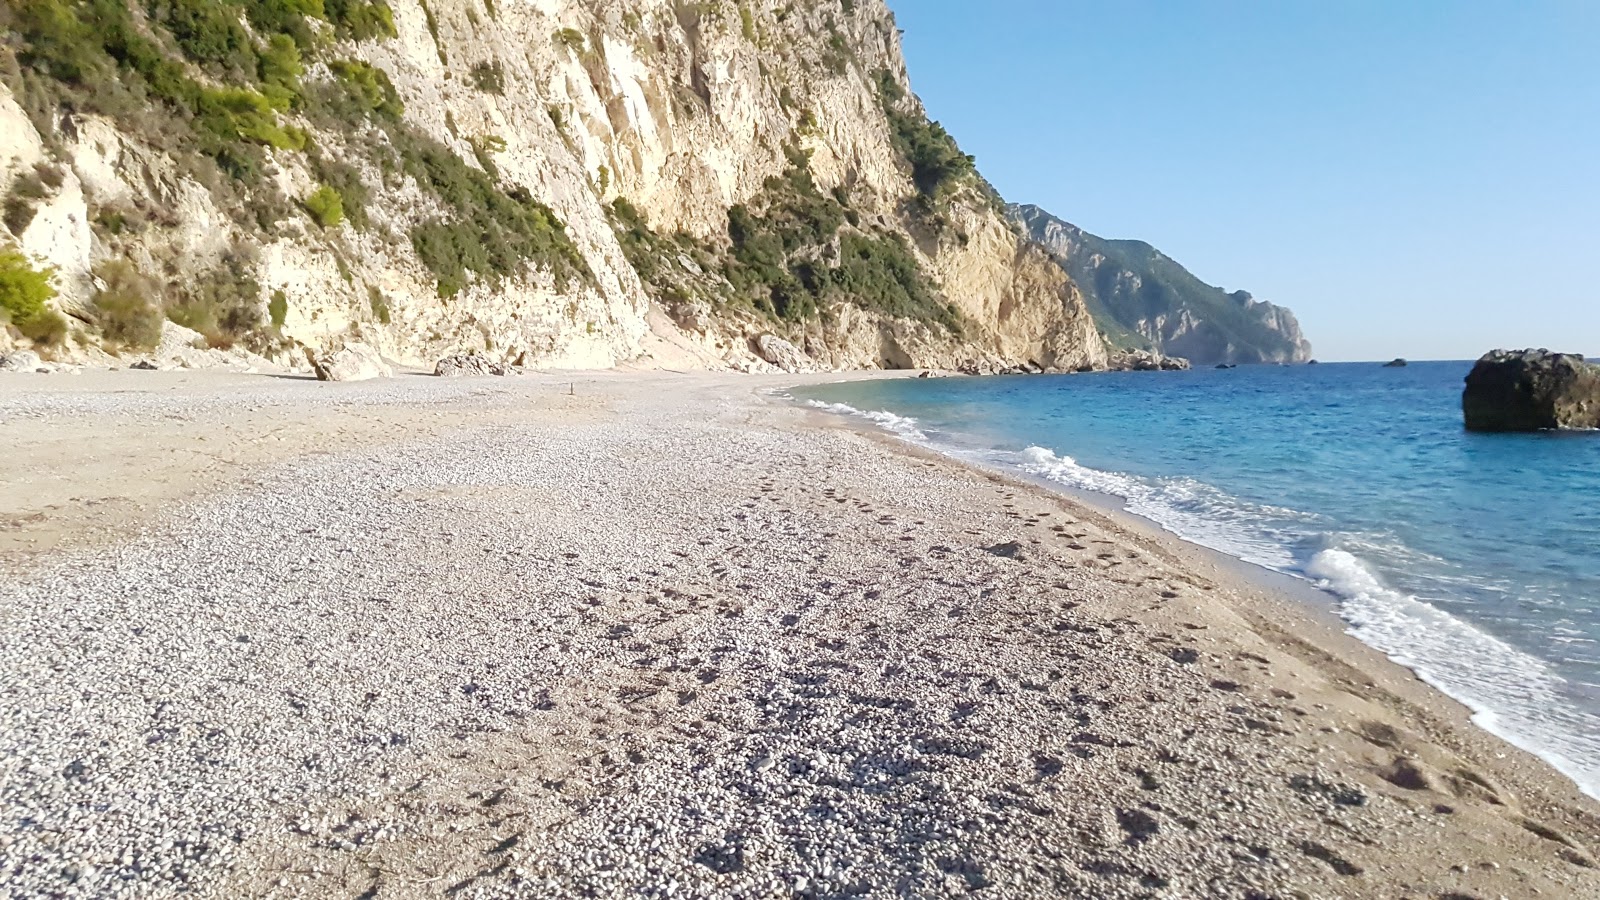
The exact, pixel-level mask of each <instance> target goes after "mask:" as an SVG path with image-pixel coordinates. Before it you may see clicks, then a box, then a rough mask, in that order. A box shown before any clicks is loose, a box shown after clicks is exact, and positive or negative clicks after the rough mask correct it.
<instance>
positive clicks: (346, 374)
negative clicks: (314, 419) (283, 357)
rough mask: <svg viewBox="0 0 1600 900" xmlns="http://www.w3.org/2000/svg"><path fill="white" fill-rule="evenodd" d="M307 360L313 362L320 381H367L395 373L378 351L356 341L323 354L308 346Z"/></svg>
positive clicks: (312, 364) (313, 367)
mask: <svg viewBox="0 0 1600 900" xmlns="http://www.w3.org/2000/svg"><path fill="white" fill-rule="evenodd" d="M306 361H307V362H309V363H311V368H312V370H313V371H315V372H316V373H317V380H318V381H366V380H368V379H370V378H388V377H390V376H392V375H394V370H393V369H391V368H389V366H388V364H387V363H385V362H384V361H383V357H381V356H379V355H378V351H376V350H374V349H372V348H371V347H370V346H368V345H366V344H362V343H359V342H354V341H352V342H351V343H348V344H345V345H344V346H343V347H340V348H339V349H338V350H335V351H333V352H332V353H325V354H321V355H318V354H317V353H314V352H313V351H312V350H311V349H310V348H309V347H308V348H306Z"/></svg>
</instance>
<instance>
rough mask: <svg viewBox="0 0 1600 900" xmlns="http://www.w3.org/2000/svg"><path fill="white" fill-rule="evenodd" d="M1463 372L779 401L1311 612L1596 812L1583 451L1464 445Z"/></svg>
mask: <svg viewBox="0 0 1600 900" xmlns="http://www.w3.org/2000/svg"><path fill="white" fill-rule="evenodd" d="M1471 367H1472V364H1471V363H1470V362H1420V363H1412V364H1411V365H1409V366H1407V367H1405V368H1385V367H1383V366H1381V365H1379V364H1377V363H1339V364H1322V365H1299V366H1241V367H1239V368H1235V369H1225V370H1223V369H1197V370H1193V371H1187V372H1112V373H1096V374H1078V375H1035V376H1010V377H992V378H928V379H895V380H879V381H858V382H846V383H839V384H831V385H822V386H814V387H806V388H803V389H796V390H795V391H794V392H793V396H794V397H795V399H796V400H798V401H800V402H804V403H809V404H810V405H812V406H816V407H820V408H823V409H827V410H830V411H833V412H836V413H842V414H845V415H849V416H854V417H859V418H861V419H864V420H867V421H868V422H871V423H872V424H873V425H874V426H876V427H879V428H882V429H884V430H886V431H888V432H891V433H892V434H894V435H897V436H898V437H900V438H902V439H904V440H906V441H909V442H912V443H915V444H920V445H923V446H925V447H927V448H930V449H933V450H936V451H940V452H943V453H946V454H948V455H950V456H954V457H958V458H960V459H963V460H966V461H969V462H973V463H977V464H979V465H982V466H987V467H992V468H998V469H1001V470H1006V471H1009V472H1011V473H1014V474H1018V475H1022V476H1026V477H1029V478H1032V479H1036V480H1042V481H1045V482H1049V483H1051V484H1053V485H1056V486H1059V487H1061V488H1063V489H1067V490H1069V491H1072V492H1090V494H1091V495H1098V496H1099V498H1100V499H1102V500H1104V501H1106V502H1108V503H1112V504H1117V505H1120V506H1122V507H1124V508H1125V509H1126V510H1128V511H1130V512H1132V513H1134V514H1136V515H1139V516H1142V517H1144V518H1146V519H1149V520H1150V521H1151V522H1154V523H1156V524H1157V525H1159V526H1161V527H1162V528H1164V529H1166V530H1167V531H1170V532H1172V533H1173V534H1175V535H1178V536H1179V537H1182V538H1185V539H1187V540H1189V541H1192V542H1194V543H1196V544H1201V545H1204V546H1206V547H1209V548H1212V549H1214V550H1218V551H1221V552H1223V553H1226V554H1229V555H1231V556H1234V557H1237V558H1238V559H1240V560H1243V561H1245V562H1247V563H1250V564H1253V565H1255V566H1259V567H1261V568H1263V569H1268V570H1271V571H1273V572H1278V573H1283V574H1286V575H1290V576H1294V577H1296V578H1300V579H1303V580H1304V581H1306V582H1308V583H1310V584H1311V585H1314V586H1315V587H1317V588H1320V589H1321V590H1322V591H1323V592H1325V593H1326V596H1327V598H1328V600H1329V605H1330V607H1331V609H1332V610H1333V611H1334V612H1335V613H1336V614H1337V615H1338V616H1339V617H1341V618H1342V619H1343V621H1344V622H1345V623H1346V625H1347V626H1348V630H1349V631H1350V633H1351V634H1353V635H1355V636H1356V637H1357V638H1359V639H1360V640H1362V641H1364V642H1366V643H1367V644H1369V645H1371V646H1373V647H1375V648H1377V649H1379V650H1381V651H1383V652H1384V653H1386V654H1387V655H1388V656H1389V657H1391V658H1392V659H1394V660H1395V661H1396V662H1398V663H1400V664H1402V665H1404V666H1407V667H1409V668H1410V669H1412V670H1413V671H1415V672H1416V673H1417V675H1418V676H1420V677H1421V678H1422V679H1424V680H1425V681H1427V682H1429V683H1430V684H1432V685H1434V686H1435V687H1437V688H1439V689H1441V690H1443V691H1444V692H1445V693H1447V694H1449V695H1450V696H1452V697H1454V698H1456V699H1457V700H1459V701H1461V702H1462V703H1463V704H1465V705H1466V706H1467V707H1469V708H1470V709H1471V710H1472V712H1473V713H1474V716H1473V718H1474V721H1475V722H1477V724H1478V725H1479V726H1481V727H1483V728H1484V729H1486V730H1488V731H1490V732H1493V733H1494V734H1496V735H1499V736H1500V737H1502V738H1504V739H1505V740H1507V741H1509V742H1511V743H1513V744H1515V745H1517V746H1519V747H1521V748H1523V749H1525V750H1527V751H1529V752H1532V753H1534V754H1537V755H1538V756H1540V757H1543V758H1544V759H1545V760H1547V761H1549V762H1550V763H1552V764H1553V765H1555V766H1556V767H1557V768H1558V769H1559V770H1561V771H1562V772H1563V773H1565V774H1566V775H1567V776H1568V777H1570V778H1571V779H1573V780H1574V781H1575V782H1577V784H1578V785H1579V787H1580V788H1581V789H1582V790H1583V791H1584V792H1585V793H1587V794H1589V795H1590V796H1592V797H1596V798H1600V433H1595V432H1550V433H1540V434H1504V435H1486V434H1473V433H1469V432H1467V431H1465V430H1464V429H1463V428H1462V423H1461V388H1462V379H1463V378H1464V377H1465V376H1466V374H1467V372H1468V370H1470V369H1471Z"/></svg>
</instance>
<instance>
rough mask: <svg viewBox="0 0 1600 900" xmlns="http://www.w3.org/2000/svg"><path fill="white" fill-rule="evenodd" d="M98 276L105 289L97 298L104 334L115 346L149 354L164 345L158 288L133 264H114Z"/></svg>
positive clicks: (97, 272)
mask: <svg viewBox="0 0 1600 900" xmlns="http://www.w3.org/2000/svg"><path fill="white" fill-rule="evenodd" d="M95 275H96V276H97V277H98V278H99V279H100V281H101V283H102V284H104V285H105V286H104V287H102V288H101V289H100V290H99V291H98V292H97V293H96V294H95V297H94V310H95V313H96V315H97V317H98V320H99V321H98V324H99V326H100V333H101V334H102V335H104V336H105V338H106V339H107V340H109V341H111V342H112V343H115V344H119V345H121V346H123V347H127V348H130V349H140V350H147V349H150V348H152V347H154V346H156V344H158V343H160V342H161V321H162V318H163V316H162V314H161V308H160V307H159V306H157V305H156V303H155V296H156V284H155V282H154V281H152V280H151V279H150V278H148V277H146V276H145V275H144V274H143V273H141V272H140V271H139V270H138V269H137V268H135V267H134V266H133V264H132V263H129V262H127V261H126V260H114V261H112V262H108V263H106V264H104V265H102V266H100V267H99V268H98V269H97V270H96V271H95Z"/></svg>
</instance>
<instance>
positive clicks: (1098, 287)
mask: <svg viewBox="0 0 1600 900" xmlns="http://www.w3.org/2000/svg"><path fill="white" fill-rule="evenodd" d="M1010 214H1011V216H1012V218H1013V219H1014V220H1015V221H1016V222H1017V223H1018V224H1019V225H1021V226H1022V227H1023V228H1025V229H1026V230H1027V232H1028V234H1029V235H1030V236H1031V237H1032V238H1033V239H1034V240H1036V241H1038V242H1039V244H1040V245H1042V246H1043V247H1044V249H1045V250H1047V251H1048V252H1049V253H1050V255H1051V256H1052V257H1054V259H1055V260H1056V261H1057V262H1058V263H1059V264H1060V265H1061V267H1062V268H1063V269H1064V270H1065V271H1066V272H1067V274H1068V275H1070V276H1071V277H1072V280H1073V282H1074V283H1076V284H1077V285H1078V288H1079V289H1080V290H1081V291H1083V295H1084V298H1085V300H1086V302H1087V304H1088V307H1089V309H1090V311H1091V312H1092V314H1093V316H1094V319H1095V322H1096V323H1097V324H1098V325H1099V327H1100V330H1101V332H1102V333H1104V334H1105V336H1106V339H1107V341H1109V342H1110V343H1111V344H1112V345H1114V346H1116V347H1120V348H1123V349H1129V350H1150V351H1154V352H1156V353H1159V354H1161V355H1166V356H1177V357H1183V358H1185V359H1188V360H1190V361H1192V362H1193V363H1195V364H1196V365H1204V366H1209V365H1215V364H1217V363H1230V364H1235V363H1298V362H1305V361H1306V360H1309V359H1310V358H1311V344H1310V343H1309V342H1308V341H1307V340H1306V339H1305V335H1303V334H1301V332H1300V323H1299V322H1298V321H1297V320H1296V319H1295V317H1294V313H1292V312H1290V311H1289V310H1287V309H1284V308H1283V307H1281V306H1274V305H1273V304H1271V303H1264V302H1261V301H1259V300H1256V299H1255V298H1254V297H1252V296H1251V295H1250V294H1249V293H1247V292H1245V291H1233V292H1231V293H1230V292H1228V291H1225V290H1223V289H1222V288H1219V287H1214V286H1212V285H1209V284H1206V283H1205V282H1203V281H1201V280H1200V279H1198V278H1196V277H1195V276H1194V275H1193V274H1191V273H1190V272H1189V270H1187V269H1185V268H1184V267H1183V266H1181V265H1179V264H1178V263H1177V262H1176V261H1174V260H1173V259H1171V258H1170V257H1168V256H1166V255H1165V254H1163V253H1162V252H1161V251H1159V250H1157V249H1155V248H1154V247H1152V246H1150V245H1149V244H1146V243H1144V242H1142V241H1113V240H1107V239H1105V238H1101V237H1097V236H1095V235H1093V234H1090V233H1088V232H1087V231H1084V230H1083V229H1081V228H1079V227H1077V226H1076V225H1073V224H1071V223H1070V222H1065V221H1063V220H1061V219H1058V218H1056V217H1055V216H1052V215H1051V214H1050V213H1048V212H1045V211H1044V210H1042V209H1040V208H1039V207H1037V206H1012V207H1010Z"/></svg>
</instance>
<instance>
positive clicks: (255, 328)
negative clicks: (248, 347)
mask: <svg viewBox="0 0 1600 900" xmlns="http://www.w3.org/2000/svg"><path fill="white" fill-rule="evenodd" d="M250 262H251V260H250V259H249V258H248V257H247V256H246V255H245V254H244V253H243V252H241V251H237V250H236V251H234V252H232V253H230V254H229V255H228V257H227V258H226V259H225V260H224V261H223V265H222V267H221V268H218V269H215V270H213V271H211V272H207V273H204V274H202V275H200V276H198V277H196V278H193V279H191V280H189V281H188V282H186V283H185V284H184V285H183V287H182V288H180V289H179V291H178V293H177V295H176V296H175V297H173V298H171V299H170V300H169V302H168V303H167V306H166V313H167V318H169V319H171V320H172V321H174V322H176V323H178V324H179V325H182V326H184V327H185V328H192V329H194V330H195V331H198V332H200V333H201V334H203V335H205V337H206V341H207V343H209V344H210V345H211V346H213V347H223V348H226V347H231V346H233V345H234V344H235V343H236V342H238V341H239V340H241V339H243V338H245V337H248V336H250V335H255V334H259V333H260V331H261V285H260V284H258V283H256V280H255V279H254V278H251V277H250V276H249V275H248V274H246V273H247V272H248V270H249V268H250Z"/></svg>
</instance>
